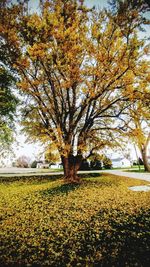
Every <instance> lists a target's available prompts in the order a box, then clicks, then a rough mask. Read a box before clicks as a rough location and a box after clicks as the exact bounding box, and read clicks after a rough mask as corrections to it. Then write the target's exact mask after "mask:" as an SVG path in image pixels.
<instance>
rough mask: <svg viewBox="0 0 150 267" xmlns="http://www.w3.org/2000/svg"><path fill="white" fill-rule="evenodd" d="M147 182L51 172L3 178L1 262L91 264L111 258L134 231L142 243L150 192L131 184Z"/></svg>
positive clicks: (146, 222) (146, 224)
mask: <svg viewBox="0 0 150 267" xmlns="http://www.w3.org/2000/svg"><path fill="white" fill-rule="evenodd" d="M7 179H8V178H7ZM141 184H147V182H144V181H139V180H135V179H133V180H132V179H128V178H121V177H116V176H113V175H102V176H100V177H95V178H94V177H91V178H90V177H89V178H86V179H85V180H84V181H83V183H82V184H81V185H80V186H74V185H65V184H63V182H62V180H59V179H58V180H55V181H52V180H50V178H46V177H43V178H42V177H38V178H37V177H33V178H31V177H30V178H29V177H28V178H27V177H26V179H24V181H23V179H21V178H20V177H18V181H14V182H9V183H6V184H5V183H1V184H0V208H1V219H2V221H1V233H0V235H1V262H2V263H3V262H5V264H6V263H7V265H10V264H18V263H19V264H22V265H23V264H24V263H26V265H35V264H39V265H40V266H51V265H53V264H54V266H58V265H59V264H61V265H62V266H63V264H64V261H67V264H68V266H72V265H73V263H75V265H76V266H77V264H78V265H79V264H80V265H82V266H83V265H85V266H86V264H88V266H90V264H91V262H92V263H93V264H94V263H95V262H97V261H98V260H100V259H101V260H102V259H103V257H104V258H105V259H106V255H107V252H108V251H109V252H110V248H111V246H112V248H113V253H114V251H115V250H116V251H117V249H118V246H119V248H120V246H124V242H125V240H126V236H127V234H128V231H130V235H132V238H133V237H134V238H135V240H136V241H137V242H138V238H140V237H139V235H138V236H137V232H136V231H135V229H136V228H137V229H138V234H139V229H141V232H140V235H141V239H142V242H143V237H144V238H146V236H147V235H146V231H147V230H148V229H149V196H150V193H149V192H147V193H145V192H132V191H129V189H128V187H129V186H134V185H141ZM138 215H139V217H138ZM127 226H128V227H127ZM120 229H121V232H120ZM115 236H117V239H115ZM108 240H109V242H108ZM145 243H146V246H147V244H148V243H147V242H146V241H145ZM97 244H98V245H97ZM143 245H144V243H142V246H143ZM99 248H100V249H99ZM115 257H117V255H115V253H114V254H113V255H111V254H110V253H109V255H108V259H112V260H114V259H115Z"/></svg>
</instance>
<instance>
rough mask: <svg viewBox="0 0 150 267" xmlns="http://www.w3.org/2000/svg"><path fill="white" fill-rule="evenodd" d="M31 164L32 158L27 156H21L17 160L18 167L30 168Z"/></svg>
mask: <svg viewBox="0 0 150 267" xmlns="http://www.w3.org/2000/svg"><path fill="white" fill-rule="evenodd" d="M29 165H30V158H29V157H27V156H24V155H22V156H20V157H19V158H18V159H17V160H16V167H18V168H29Z"/></svg>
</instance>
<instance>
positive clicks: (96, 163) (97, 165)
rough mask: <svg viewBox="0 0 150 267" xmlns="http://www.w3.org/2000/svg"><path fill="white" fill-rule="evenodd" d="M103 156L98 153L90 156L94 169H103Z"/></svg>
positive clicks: (91, 165)
mask: <svg viewBox="0 0 150 267" xmlns="http://www.w3.org/2000/svg"><path fill="white" fill-rule="evenodd" d="M101 159H102V156H101V155H99V154H98V153H94V155H92V156H91V157H90V160H91V161H90V167H91V169H92V170H101V169H102V163H101Z"/></svg>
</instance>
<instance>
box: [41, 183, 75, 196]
mask: <svg viewBox="0 0 150 267" xmlns="http://www.w3.org/2000/svg"><path fill="white" fill-rule="evenodd" d="M79 187H80V184H62V185H60V186H56V187H54V188H50V189H46V190H44V191H42V192H41V194H42V195H43V196H55V195H68V194H69V192H71V191H74V190H76V189H78V188H79Z"/></svg>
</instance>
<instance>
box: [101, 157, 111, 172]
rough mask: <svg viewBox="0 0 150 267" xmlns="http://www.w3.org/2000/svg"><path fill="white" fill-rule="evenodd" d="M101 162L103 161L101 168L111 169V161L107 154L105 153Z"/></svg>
mask: <svg viewBox="0 0 150 267" xmlns="http://www.w3.org/2000/svg"><path fill="white" fill-rule="evenodd" d="M102 162H103V168H104V169H111V168H112V161H111V159H109V158H108V157H107V156H105V155H104V156H103V158H102Z"/></svg>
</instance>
